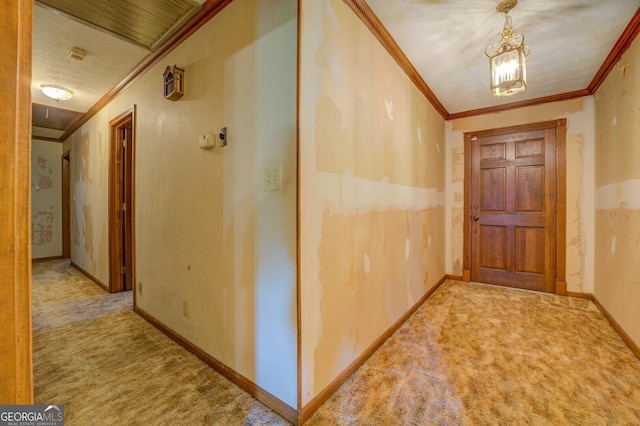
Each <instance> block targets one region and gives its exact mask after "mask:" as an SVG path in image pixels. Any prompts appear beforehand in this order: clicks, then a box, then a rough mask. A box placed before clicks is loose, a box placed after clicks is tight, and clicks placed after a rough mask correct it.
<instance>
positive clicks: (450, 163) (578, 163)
mask: <svg viewBox="0 0 640 426" xmlns="http://www.w3.org/2000/svg"><path fill="white" fill-rule="evenodd" d="M593 117H594V106H593V98H592V97H584V98H578V99H573V100H568V101H562V102H554V103H548V104H542V105H536V106H532V107H527V108H518V109H515V110H507V111H503V112H498V113H492V114H485V115H480V116H474V117H468V118H461V119H457V120H451V121H449V122H447V130H446V182H447V207H446V214H445V217H446V221H447V224H446V238H445V241H446V244H447V256H446V268H447V272H448V273H451V274H454V275H462V258H463V234H464V232H463V225H464V212H463V207H464V178H465V175H464V172H465V171H464V133H465V132H472V131H477V130H486V129H495V128H501V127H509V126H516V125H521V124H528V123H536V122H542V121H548V120H555V119H559V118H566V119H567V147H566V151H567V163H566V171H567V182H566V184H567V200H566V202H567V217H566V227H567V228H566V230H567V238H566V256H567V258H566V281H567V288H568V290H569V291H573V292H587V293H590V292H592V291H593V260H594V238H593V229H594V220H595V219H594V214H593V206H594V204H593V203H594V198H593V188H594V186H593V185H594V155H595V128H594V123H593Z"/></svg>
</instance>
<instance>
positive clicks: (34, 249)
mask: <svg viewBox="0 0 640 426" xmlns="http://www.w3.org/2000/svg"><path fill="white" fill-rule="evenodd" d="M61 157H62V144H59V143H53V142H47V141H40V140H33V141H32V142H31V256H32V257H33V258H34V259H38V258H44V257H53V256H61V255H62V175H61V173H62V171H61V170H62V165H61V164H62V163H61V161H62V160H61Z"/></svg>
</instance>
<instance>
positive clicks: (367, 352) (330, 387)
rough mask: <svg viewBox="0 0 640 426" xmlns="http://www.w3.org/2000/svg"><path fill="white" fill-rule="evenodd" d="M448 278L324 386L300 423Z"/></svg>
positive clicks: (303, 414)
mask: <svg viewBox="0 0 640 426" xmlns="http://www.w3.org/2000/svg"><path fill="white" fill-rule="evenodd" d="M447 279H448V276H447V275H445V276H443V277H442V278H441V279H440V280H439V281H438V282H437V283H436V284H435V285H434V286H433V287H431V288H430V289H429V290H427V292H426V293H425V294H424V295H423V296H422V297H421V298H420V300H418V302H417V303H415V304H414V305H413V306H412V307H411V308H410V309H409V310H408V311H407V312H405V314H404V315H402V316H401V317H400V319H398V320H397V321H396V322H395V323H393V325H391V327H389V328H388V329H387V331H385V332H384V333H383V334H382V335H381V336H380V337H378V338H377V339H376V340H375V341H374V342H373V343H372V344H371V345H369V347H368V348H367V349H365V350H364V352H362V354H360V356H359V357H358V358H356V359H355V360H354V361H353V362H352V363H351V364H350V365H349V366H348V367H347V368H346V369H345V370H344V371H343V372H342V373H340V374H339V375H338V377H336V378H335V379H334V380H333V381H332V382H331V383H329V385H328V386H327V387H326V388H324V389H323V390H322V391H321V392H320V393H319V394H318V395H316V396H315V398H313V399H312V400H311V401H309V403H308V404H307V405H305V406H304V407H303V408H302V409H301V410H300V424H304V422H306V421H307V420H309V418H310V417H311V416H312V415H313V413H315V412H316V410H317V409H318V408H320V406H321V405H322V404H324V403H325V401H326V400H327V399H329V398H330V397H331V395H333V394H334V393H335V391H337V390H338V388H339V387H340V386H342V384H343V383H344V382H346V381H347V379H348V378H349V377H350V376H351V375H352V374H353V373H354V372H355V371H356V370H357V369H358V368H360V366H361V365H362V364H364V363H365V362H366V361H367V360H368V359H369V357H371V355H373V353H374V352H375V351H376V350H377V349H378V348H379V347H380V346H382V344H383V343H384V342H386V341H387V339H389V337H391V335H392V334H393V333H395V331H396V330H397V329H398V328H400V326H401V325H402V324H404V323H405V321H407V320H408V319H409V317H410V316H411V315H413V314H414V312H415V311H417V310H418V308H419V307H420V306H422V305H423V304H424V302H426V301H427V299H429V297H431V295H432V294H433V293H434V292H435V291H436V290H437V289H438V288H439V287H440V286H441V285H442V284H443V283H444V282H445V281H446V280H447Z"/></svg>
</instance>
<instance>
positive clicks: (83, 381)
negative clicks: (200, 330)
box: [33, 261, 640, 426]
mask: <svg viewBox="0 0 640 426" xmlns="http://www.w3.org/2000/svg"><path fill="white" fill-rule="evenodd" d="M131 306H132V300H131V293H130V292H129V293H120V294H108V293H106V292H104V291H103V290H102V289H101V288H99V287H98V286H96V285H95V284H93V283H92V282H91V281H89V280H88V279H86V278H85V277H84V276H83V275H82V274H80V273H79V272H78V271H76V270H75V269H73V268H72V267H70V266H69V264H68V262H65V261H53V262H46V263H36V264H34V269H33V317H34V325H33V327H34V334H33V340H34V349H33V356H34V377H35V401H36V403H37V404H64V405H65V412H66V423H65V424H67V425H70V426H73V425H83V426H84V425H145V426H146V425H283V424H287V422H286V421H285V420H284V419H282V418H281V417H280V416H278V415H277V414H275V413H274V412H273V411H271V410H269V409H268V408H266V407H265V406H264V405H262V404H261V403H259V402H257V401H256V400H255V399H253V398H252V397H251V396H249V395H248V394H246V393H245V392H244V391H242V390H240V389H239V388H238V387H236V386H235V385H233V384H232V383H230V382H229V381H228V380H226V379H224V378H223V377H222V376H220V375H219V374H218V373H216V372H215V371H214V370H212V369H211V368H209V367H208V366H207V365H206V364H204V363H203V362H201V361H200V360H199V359H197V358H196V357H195V356H193V355H191V354H190V353H188V352H187V351H185V350H184V349H183V348H182V347H180V346H178V345H177V344H175V343H174V342H173V341H172V340H170V339H169V338H167V337H166V336H165V335H164V334H162V333H160V332H159V331H158V330H156V329H155V328H153V327H152V326H151V325H149V324H148V323H147V322H146V321H144V320H143V319H142V318H140V317H139V316H138V315H136V314H135V313H133V311H132V310H131ZM306 424H307V425H318V426H325V425H353V424H361V425H372V426H374V425H384V426H387V425H431V424H438V425H488V424H509V425H516V424H518V425H519V424H532V425H560V424H563V425H564V424H573V425H587V424H588V425H604V424H611V425H613V424H615V425H617V424H640V361H639V360H638V359H637V358H635V356H634V355H633V354H632V352H631V351H630V350H629V348H628V347H627V346H626V345H625V344H624V342H623V341H622V340H621V339H620V337H619V336H618V335H617V334H616V332H615V331H614V330H613V329H612V328H611V326H610V325H609V324H608V323H607V321H606V319H605V318H604V317H603V316H602V315H601V313H600V312H599V311H598V310H597V309H596V308H595V306H594V305H593V304H592V303H591V302H589V301H586V300H582V299H575V298H566V297H560V296H554V295H549V294H542V293H535V292H529V291H521V290H514V289H508V288H501V287H495V286H488V285H482V284H474V283H462V282H458V281H451V280H450V281H447V282H446V283H445V284H443V285H442V287H441V288H440V289H439V290H438V291H437V292H436V293H434V295H433V296H432V297H431V298H430V299H429V300H428V301H427V302H426V303H425V304H424V305H423V306H422V307H420V308H419V309H418V311H417V312H416V313H415V314H414V315H413V316H412V317H411V318H410V319H409V320H408V321H407V322H406V323H405V324H404V325H403V326H402V327H400V329H399V330H398V331H397V332H396V333H395V334H394V335H393V336H392V337H391V338H390V339H389V340H388V341H387V342H386V343H385V344H383V345H382V346H381V348H380V349H379V350H378V351H377V352H376V353H374V355H373V356H372V357H371V358H370V359H369V360H368V361H367V362H366V363H365V364H364V365H363V366H362V367H361V368H360V369H358V370H357V371H356V373H355V374H353V375H352V376H351V377H350V378H349V379H348V380H347V381H346V382H345V383H344V385H343V386H342V387H341V388H340V389H339V390H338V391H337V392H336V393H335V394H334V395H333V396H332V397H331V398H330V399H329V400H328V401H327V402H326V403H325V404H324V405H323V406H321V407H320V409H319V410H318V411H317V412H316V413H315V415H314V416H313V417H312V418H311V419H310V420H309V421H308V422H307V423H306Z"/></svg>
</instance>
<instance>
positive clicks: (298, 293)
mask: <svg viewBox="0 0 640 426" xmlns="http://www.w3.org/2000/svg"><path fill="white" fill-rule="evenodd" d="M297 19H298V22H297V32H298V33H297V39H298V40H297V41H296V49H297V59H296V76H297V77H296V78H297V82H296V142H295V143H296V181H295V185H296V317H297V324H296V325H297V327H298V329H297V334H296V339H297V341H296V348H297V351H298V353H297V354H296V362H297V363H298V372H297V374H298V376H297V378H296V383H297V386H298V389H297V391H296V399H297V404H296V409H297V411H298V413H300V410H301V409H302V286H301V285H300V284H301V282H302V277H301V274H300V271H301V269H302V260H301V258H300V254H301V252H302V249H301V247H302V244H301V242H300V235H301V233H302V224H301V223H300V217H301V216H302V214H301V213H300V212H301V210H302V206H301V204H300V199H301V197H300V195H301V194H300V182H301V173H300V163H301V161H302V159H301V157H300V115H301V110H300V92H301V85H300V81H301V76H302V62H301V60H300V57H301V56H302V0H298V11H297Z"/></svg>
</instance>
